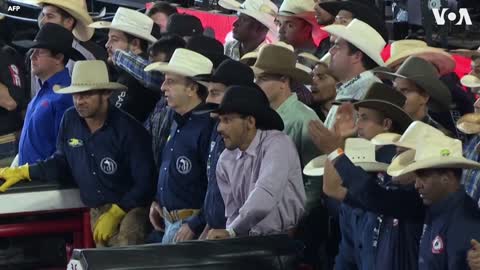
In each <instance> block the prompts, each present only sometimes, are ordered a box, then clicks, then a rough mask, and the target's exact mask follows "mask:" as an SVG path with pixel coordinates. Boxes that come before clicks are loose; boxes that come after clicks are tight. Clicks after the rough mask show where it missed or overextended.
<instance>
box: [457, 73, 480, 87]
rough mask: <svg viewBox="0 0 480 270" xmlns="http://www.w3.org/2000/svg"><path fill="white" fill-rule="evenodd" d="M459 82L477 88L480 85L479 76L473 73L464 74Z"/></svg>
mask: <svg viewBox="0 0 480 270" xmlns="http://www.w3.org/2000/svg"><path fill="white" fill-rule="evenodd" d="M460 83H461V84H462V85H463V86H465V87H468V88H477V87H480V78H478V77H477V76H475V75H470V74H469V75H465V76H463V77H462V79H461V80H460Z"/></svg>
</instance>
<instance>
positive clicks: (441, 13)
mask: <svg viewBox="0 0 480 270" xmlns="http://www.w3.org/2000/svg"><path fill="white" fill-rule="evenodd" d="M448 11H449V9H448V8H441V9H440V8H432V12H433V16H434V17H435V22H436V23H437V24H438V25H445V15H447V19H448V20H449V21H451V22H456V23H455V25H462V24H466V25H472V19H470V15H469V14H468V10H467V9H466V8H460V9H459V10H458V16H457V14H456V13H455V12H452V11H450V12H448ZM447 12H448V14H447ZM457 17H458V21H457Z"/></svg>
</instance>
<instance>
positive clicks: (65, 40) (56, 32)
mask: <svg viewBox="0 0 480 270" xmlns="http://www.w3.org/2000/svg"><path fill="white" fill-rule="evenodd" d="M72 42H73V34H72V32H70V31H68V30H67V29H66V28H64V27H62V26H60V25H58V24H54V23H46V24H45V25H43V26H42V28H40V30H39V31H38V33H37V35H36V36H35V39H34V40H19V41H15V42H13V44H14V45H16V46H18V47H21V48H25V49H32V48H41V49H49V50H52V51H56V52H60V53H63V54H64V55H65V57H66V58H69V59H72V60H74V61H78V60H85V57H84V56H83V55H82V54H81V53H80V52H79V51H77V50H75V49H74V48H72Z"/></svg>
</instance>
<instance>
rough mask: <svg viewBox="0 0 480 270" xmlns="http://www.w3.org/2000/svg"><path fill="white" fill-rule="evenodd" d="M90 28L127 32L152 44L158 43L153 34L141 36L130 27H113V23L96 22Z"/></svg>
mask: <svg viewBox="0 0 480 270" xmlns="http://www.w3.org/2000/svg"><path fill="white" fill-rule="evenodd" d="M88 27H91V28H95V29H113V30H117V31H121V32H125V33H127V34H130V35H132V36H134V37H137V38H139V39H143V40H146V41H148V42H150V43H154V42H155V41H157V39H156V38H155V37H154V36H152V35H151V34H149V35H140V34H139V33H138V32H137V31H135V29H132V28H131V27H129V26H128V25H113V24H112V22H107V21H99V22H94V23H91V24H89V25H88Z"/></svg>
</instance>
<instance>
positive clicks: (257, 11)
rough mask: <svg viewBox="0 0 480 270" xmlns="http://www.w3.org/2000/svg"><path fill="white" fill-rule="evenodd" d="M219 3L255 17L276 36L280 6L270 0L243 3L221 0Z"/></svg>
mask: <svg viewBox="0 0 480 270" xmlns="http://www.w3.org/2000/svg"><path fill="white" fill-rule="evenodd" d="M218 4H219V5H220V6H221V7H223V8H225V9H228V10H233V11H236V12H238V13H240V14H245V15H247V16H249V17H252V18H254V19H255V20H257V21H258V22H260V23H261V24H263V25H264V26H265V27H267V28H268V29H269V30H270V33H271V34H274V36H276V33H277V25H276V24H275V17H276V16H277V13H278V7H277V6H276V5H275V4H274V3H273V2H272V1H270V0H246V1H245V2H243V4H241V3H239V2H237V1H235V0H219V1H218Z"/></svg>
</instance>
